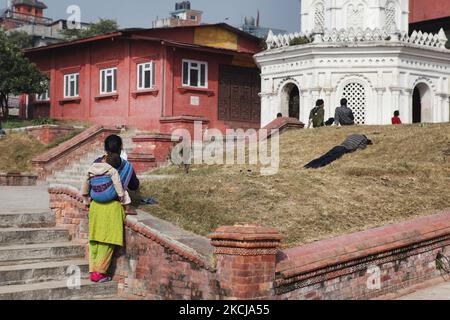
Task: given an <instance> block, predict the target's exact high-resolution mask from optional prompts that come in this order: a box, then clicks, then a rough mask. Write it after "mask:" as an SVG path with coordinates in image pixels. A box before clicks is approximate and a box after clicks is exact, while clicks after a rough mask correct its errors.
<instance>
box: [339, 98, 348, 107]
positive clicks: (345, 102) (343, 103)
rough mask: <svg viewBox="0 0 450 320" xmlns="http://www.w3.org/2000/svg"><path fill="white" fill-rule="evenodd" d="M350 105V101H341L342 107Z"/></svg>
mask: <svg viewBox="0 0 450 320" xmlns="http://www.w3.org/2000/svg"><path fill="white" fill-rule="evenodd" d="M347 104H348V101H347V99H345V98H344V99H342V100H341V106H346V105H347Z"/></svg>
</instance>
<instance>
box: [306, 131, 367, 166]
mask: <svg viewBox="0 0 450 320" xmlns="http://www.w3.org/2000/svg"><path fill="white" fill-rule="evenodd" d="M371 144H372V141H371V140H369V139H368V138H367V137H366V136H365V135H362V134H352V135H350V136H349V137H348V138H347V139H345V141H344V142H343V143H342V144H340V145H339V146H336V147H334V148H333V149H331V150H330V151H328V152H327V153H325V154H324V155H323V156H321V157H320V158H317V159H314V160H313V161H311V162H310V163H308V164H307V165H306V166H305V168H306V169H318V168H321V167H325V166H327V165H329V164H330V163H332V162H334V161H336V160H337V159H339V158H341V157H342V156H343V155H344V154H346V153H351V152H354V151H356V150H358V149H365V148H366V147H367V146H368V145H371Z"/></svg>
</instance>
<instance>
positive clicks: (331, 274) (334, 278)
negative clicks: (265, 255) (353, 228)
mask: <svg viewBox="0 0 450 320" xmlns="http://www.w3.org/2000/svg"><path fill="white" fill-rule="evenodd" d="M439 251H443V252H445V253H446V254H447V255H448V254H450V212H448V213H444V214H438V215H433V216H428V217H423V218H418V219H415V220H411V221H406V222H403V223H399V224H396V225H390V226H386V227H382V228H377V229H372V230H368V231H364V232H359V233H355V234H350V235H345V236H341V237H338V238H334V239H329V240H325V241H320V242H316V243H312V244H308V245H305V246H302V247H297V248H291V249H287V250H284V251H283V252H281V253H280V254H279V263H278V264H277V279H276V285H275V286H276V290H275V291H276V292H277V294H278V295H279V298H280V299H368V298H373V297H377V296H382V295H385V294H387V293H388V292H394V291H397V290H399V289H403V288H404V287H408V286H411V285H414V284H417V283H420V282H423V281H425V280H428V279H433V278H437V277H440V275H441V274H440V271H439V270H436V265H435V259H436V257H437V254H438V252H439ZM371 266H376V267H378V268H379V271H380V276H381V278H380V280H381V282H380V288H375V287H368V285H367V283H368V280H369V277H370V276H371V274H370V273H369V272H368V271H369V268H370V267H371Z"/></svg>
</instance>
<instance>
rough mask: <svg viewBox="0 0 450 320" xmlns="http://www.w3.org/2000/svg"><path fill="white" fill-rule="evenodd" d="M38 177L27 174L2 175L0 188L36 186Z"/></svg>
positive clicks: (0, 174) (0, 176) (0, 175)
mask: <svg viewBox="0 0 450 320" xmlns="http://www.w3.org/2000/svg"><path fill="white" fill-rule="evenodd" d="M36 182H37V175H34V174H26V173H0V186H19V187H25V186H34V185H36Z"/></svg>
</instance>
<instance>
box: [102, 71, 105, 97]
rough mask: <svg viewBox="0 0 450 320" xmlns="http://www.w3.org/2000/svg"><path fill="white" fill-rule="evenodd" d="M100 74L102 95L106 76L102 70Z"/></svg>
mask: <svg viewBox="0 0 450 320" xmlns="http://www.w3.org/2000/svg"><path fill="white" fill-rule="evenodd" d="M101 74H102V77H101V80H102V81H101V82H102V89H101V92H102V93H103V92H105V90H106V89H105V84H106V75H105V70H102V72H101Z"/></svg>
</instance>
